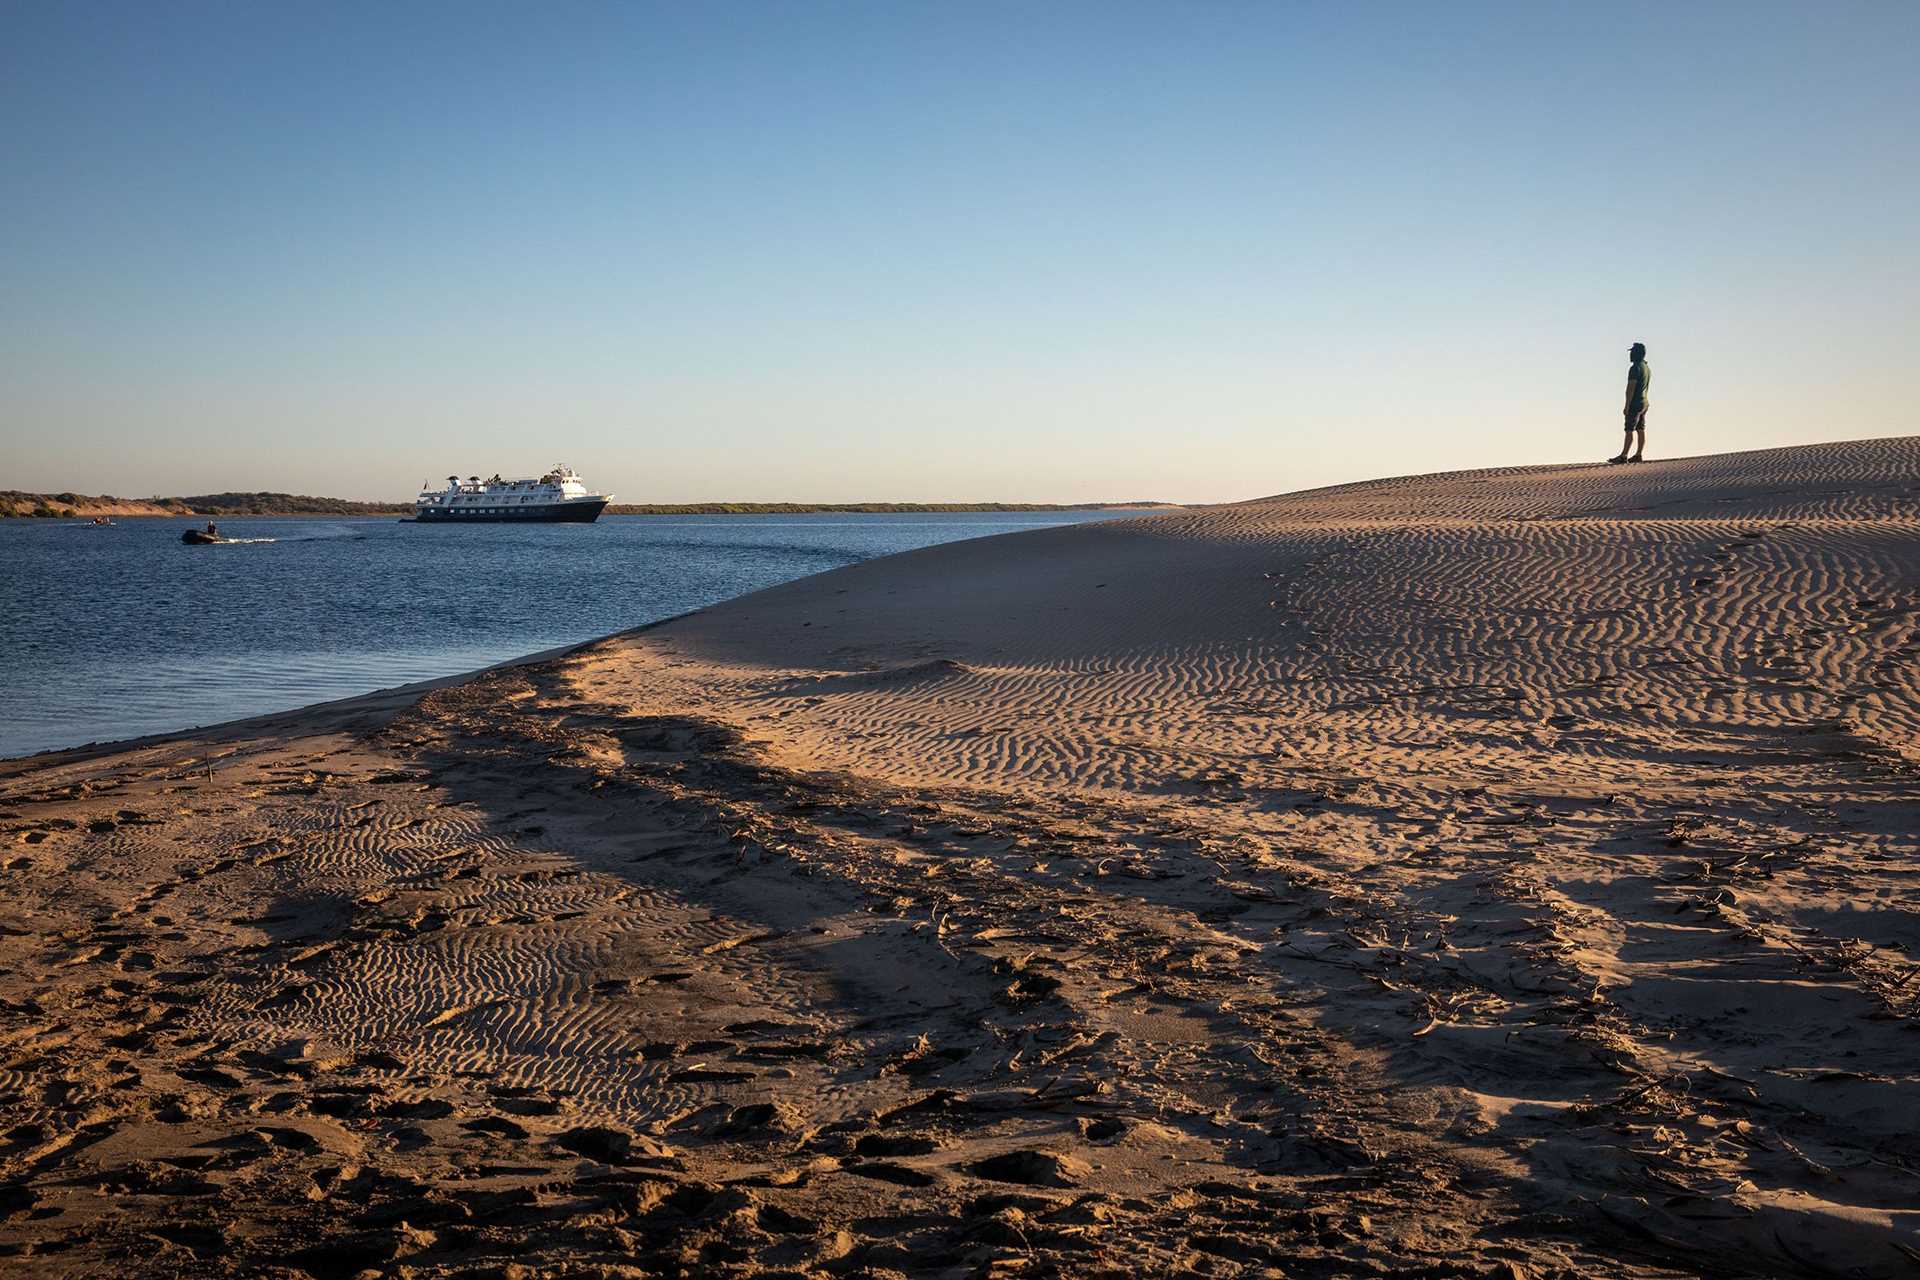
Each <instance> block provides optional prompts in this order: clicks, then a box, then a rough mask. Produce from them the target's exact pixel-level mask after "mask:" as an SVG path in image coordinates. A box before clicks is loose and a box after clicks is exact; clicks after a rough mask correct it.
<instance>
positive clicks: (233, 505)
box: [165, 493, 413, 516]
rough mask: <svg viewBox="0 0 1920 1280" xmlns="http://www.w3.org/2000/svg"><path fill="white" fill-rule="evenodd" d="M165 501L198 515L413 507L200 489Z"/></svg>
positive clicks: (371, 512) (388, 511)
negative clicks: (200, 492)
mask: <svg viewBox="0 0 1920 1280" xmlns="http://www.w3.org/2000/svg"><path fill="white" fill-rule="evenodd" d="M165 501H166V502H168V503H172V504H177V505H180V506H186V507H191V508H192V514H194V515H197V516H390V515H398V514H400V513H402V512H407V513H411V512H412V511H413V504H412V503H410V502H408V503H401V502H349V501H348V500H347V499H345V498H314V497H309V496H308V495H306V494H303V493H202V494H197V495H195V496H193V497H189V498H168V499H165Z"/></svg>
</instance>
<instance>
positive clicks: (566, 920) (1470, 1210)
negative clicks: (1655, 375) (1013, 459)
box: [0, 438, 1920, 1277]
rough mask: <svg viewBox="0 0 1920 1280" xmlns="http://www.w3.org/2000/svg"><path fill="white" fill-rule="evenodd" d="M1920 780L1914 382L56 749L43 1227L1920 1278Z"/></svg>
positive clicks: (30, 1046)
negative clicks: (1782, 425) (1685, 436)
mask: <svg viewBox="0 0 1920 1280" xmlns="http://www.w3.org/2000/svg"><path fill="white" fill-rule="evenodd" d="M1917 784H1920V438H1907V439H1899V440H1883V441H1870V442H1861V443H1855V444H1844V445H1822V446H1816V447H1810V448H1803V449H1790V450H1776V451H1768V452H1761V453H1749V454H1737V455H1725V456H1718V457H1709V458H1699V459H1687V460H1681V461H1675V462H1660V463H1650V464H1645V465H1642V466H1637V467H1605V466H1602V467H1577V468H1525V469H1515V470H1507V471H1493V472H1474V473H1462V474H1452V475H1441V476H1428V477H1414V478H1409V479H1401V480H1390V481H1382V482H1377V483H1372V484H1363V485H1351V486H1344V487H1341V488H1337V489H1328V490H1319V491H1314V492H1310V493H1305V494H1298V495H1291V496H1286V497H1280V498H1274V499H1267V500H1263V501H1259V502H1252V503H1244V504H1238V505H1234V506H1228V507H1219V508H1209V509H1201V510H1194V511H1186V512H1181V513H1177V514H1172V515H1166V516H1159V517H1152V518H1146V519H1139V520H1130V521H1124V522H1116V523H1111V524H1098V525H1082V526H1076V527H1069V528H1062V529H1057V530H1048V531H1044V532H1037V533H1026V534H1019V535H1013V536H1008V537H1000V538H989V539H981V540H978V541H973V542H966V543H957V544H950V545H947V546H941V547H936V548H931V549H928V550H925V551H919V552H913V553H909V554H906V555H901V556H895V557H891V558H888V559H885V560H880V561H873V562H869V563H867V564H864V565H859V566H855V567H853V568H849V569H845V570H840V571H837V572H834V573H830V574H824V575H821V576H819V577H815V578H810V579H807V580H804V581H802V582H798V583H793V584H789V585H787V586H783V587H778V588H775V589H773V590H770V591H766V592H761V593H759V594H757V595H753V596H748V597H744V598H742V599H740V600H737V601H734V602H731V603H729V604H726V605H723V606H719V607H716V608H713V609H710V610H706V611H704V612H702V613H698V614H694V615H691V616H689V617H687V618H683V619H680V620H677V621H675V622H672V623H668V624H665V625H662V626H659V627H655V628H650V629H647V630H644V631H641V632H637V633H632V634H629V635H626V636H623V637H616V638H614V639H611V640H608V641H603V642H600V643H598V644H595V645H591V646H587V647H585V648H583V649H580V650H577V651H574V652H572V653H570V654H568V655H566V656H563V657H560V658H556V659H550V660H547V661H544V662H538V663H533V664H529V665H524V666H520V667H516V668H512V669H509V670H504V671H499V672H494V673H490V674H488V675H485V676H481V677H477V678H475V679H472V680H469V681H467V682H464V683H459V684H455V685H451V686H448V687H442V688H439V689H436V690H433V691H430V692H426V693H424V694H423V695H405V696H399V695H396V696H391V697H387V698H384V699H380V698H376V699H369V700H361V701H359V702H356V703H351V704H338V705H335V706H332V707H328V708H320V709H315V710H313V711H309V712H303V713H295V714H291V715H287V716H282V717H274V718H271V719H269V720H266V721H257V722H248V723H246V724H242V725H235V726H228V727H226V728H224V729H221V730H216V731H210V732H207V733H202V734H198V735H194V736H190V737H184V738H177V739H170V740H166V741H161V742H154V743H146V744H139V745H135V746H132V747H129V748H127V749H125V750H119V751H109V752H91V753H86V754H73V755H69V756H66V757H46V758H42V759H40V760H38V761H33V762H26V763H23V764H10V765H5V766H0V815H3V816H4V827H5V830H6V832H7V836H6V838H7V840H8V841H9V842H10V843H9V845H8V849H9V852H8V854H7V855H6V864H5V865H6V879H5V881H4V883H5V885H6V893H7V904H8V908H9V910H8V912H7V916H6V918H5V921H4V925H0V968H4V969H5V970H6V976H5V977H4V978H0V996H4V1000H5V1003H4V1005H0V1125H3V1126H4V1133H3V1134H0V1139H3V1141H4V1146H0V1161H4V1164H3V1165H0V1214H4V1215H5V1217H4V1220H0V1245H3V1246H4V1250H5V1254H4V1256H0V1269H5V1268H18V1269H20V1271H21V1273H22V1274H33V1275H60V1274H73V1275H115V1274H156V1275H168V1274H177V1275H207V1274H236V1275H237V1274H258V1273H260V1272H261V1271H262V1270H263V1269H264V1268H268V1267H270V1266H279V1267H283V1268H285V1269H286V1270H285V1272H284V1274H287V1275H293V1276H300V1275H307V1276H314V1277H332V1276H351V1275H355V1274H357V1273H359V1272H360V1271H362V1270H364V1269H368V1268H371V1269H373V1270H374V1271H375V1272H377V1273H382V1274H395V1275H398V1274H411V1275H421V1276H439V1275H468V1274H472V1275H506V1274H509V1273H510V1269H511V1268H513V1267H519V1268H521V1269H522V1271H521V1272H520V1274H526V1275H549V1274H550V1275H556V1276H558V1275H568V1276H571V1275H596V1274H630V1275H662V1274H682V1275H728V1274H741V1275H747V1274H753V1275H772V1274H786V1275H820V1276H840V1275H886V1274H891V1273H900V1274H909V1275H951V1276H1025V1275H1032V1276H1042V1275H1054V1274H1063V1275H1075V1276H1078V1275H1088V1276H1094V1275H1112V1276H1122V1275H1125V1276H1129V1277H1136V1276H1141V1275H1155V1274H1181V1273H1191V1274H1204V1275H1243V1274H1244V1275H1311V1276H1344V1275H1367V1274H1388V1273H1394V1274H1399V1273H1403V1272H1417V1273H1420V1274H1427V1275H1461V1276H1479V1275H1485V1276H1504V1277H1522V1276H1524V1277H1533V1276H1554V1275H1561V1276H1592V1275H1606V1276H1638V1275H1649V1276H1651V1275H1672V1274H1687V1273H1696V1272H1699V1271H1702V1270H1710V1269H1718V1270H1721V1271H1725V1272H1728V1273H1734V1274H1783V1273H1785V1274H1811V1275H1834V1276H1896V1275H1908V1274H1913V1273H1914V1272H1915V1271H1916V1270H1920V1140H1917V1139H1916V1137H1915V1121H1914V1119H1913V1117H1914V1116H1915V1115H1916V1114H1920V1035H1917V1034H1916V1030H1917V1028H1920V963H1916V962H1920V785H1917ZM622 1268H626V1269H627V1270H624V1271H623V1270H622Z"/></svg>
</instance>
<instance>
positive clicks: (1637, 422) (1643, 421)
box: [1622, 409, 1647, 462]
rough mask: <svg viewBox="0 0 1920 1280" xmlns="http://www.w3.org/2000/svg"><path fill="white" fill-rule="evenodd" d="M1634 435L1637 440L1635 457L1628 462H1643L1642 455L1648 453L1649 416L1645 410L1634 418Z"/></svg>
mask: <svg viewBox="0 0 1920 1280" xmlns="http://www.w3.org/2000/svg"><path fill="white" fill-rule="evenodd" d="M1633 435H1634V438H1635V444H1634V447H1633V457H1632V458H1630V459H1628V461H1630V462H1640V461H1642V457H1641V455H1642V454H1644V453H1646V451H1647V414H1646V410H1644V409H1643V410H1641V411H1640V413H1639V415H1638V416H1636V417H1635V418H1634V422H1633ZM1624 450H1625V447H1624V446H1622V451H1623V452H1624Z"/></svg>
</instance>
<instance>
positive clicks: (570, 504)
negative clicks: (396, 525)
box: [413, 466, 613, 524]
mask: <svg viewBox="0 0 1920 1280" xmlns="http://www.w3.org/2000/svg"><path fill="white" fill-rule="evenodd" d="M612 501H613V495H612V494H610V493H588V492H587V486H586V485H584V484H582V483H581V482H580V477H579V476H577V475H575V474H574V473H573V470H572V469H571V468H569V467H565V466H556V467H554V468H553V470H551V471H549V472H547V474H545V475H543V476H541V477H540V478H539V479H538V480H503V479H501V478H500V476H499V474H498V473H496V474H495V475H494V477H493V478H492V479H491V480H482V479H481V478H480V477H479V476H468V477H467V478H466V479H465V480H462V479H461V478H460V477H459V476H448V477H447V487H446V488H444V489H432V488H429V487H428V486H427V484H426V483H425V482H422V483H421V485H420V496H419V497H418V498H416V499H415V500H414V504H413V518H414V519H415V520H418V521H420V522H421V523H423V524H440V523H442V522H458V523H462V524H464V523H469V522H471V523H475V524H478V523H481V522H484V521H493V520H545V521H566V522H569V523H573V524H591V523H592V522H593V521H595V520H598V519H599V518H600V513H601V512H602V511H605V510H606V509H607V504H608V503H609V502H612Z"/></svg>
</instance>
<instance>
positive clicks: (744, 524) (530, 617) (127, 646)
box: [0, 511, 1110, 756]
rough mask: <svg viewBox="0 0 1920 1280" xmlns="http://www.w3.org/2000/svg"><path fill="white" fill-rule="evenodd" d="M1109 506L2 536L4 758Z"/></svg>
mask: <svg viewBox="0 0 1920 1280" xmlns="http://www.w3.org/2000/svg"><path fill="white" fill-rule="evenodd" d="M1104 518H1110V513H1106V512H1098V513H1092V512H1080V511H1072V512H1066V511H1063V512H1021V513H1018V514H1001V513H997V512H982V513H965V514H938V515H810V516H725V517H707V518H701V517H689V518H673V517H661V516H609V517H606V518H605V519H602V520H601V521H599V522H598V523H597V524H591V525H485V526H469V527H465V528H443V527H436V526H431V525H414V524H401V523H399V522H398V521H396V520H394V519H392V518H390V517H388V518H379V519H367V520H270V519H229V520H222V521H221V522H220V527H221V532H222V533H225V534H228V535H230V536H235V537H244V538H250V539H261V541H252V542H246V543H240V544H235V545H227V546H212V547H188V546H183V545H181V542H180V534H181V531H182V530H183V529H185V528H187V527H188V526H189V522H187V521H179V520H127V521H125V522H123V523H121V524H119V525H117V526H115V527H113V528H93V527H91V526H87V525H82V524H71V523H63V522H62V523H56V522H52V521H44V520H8V521H5V522H0V756H18V755H26V754H28V753H30V752H34V751H44V750H47V749H49V748H54V747H69V746H77V745H79V744H81V743H85V742H93V741H104V740H111V739H117V738H129V737H135V736H138V735H141V734H147V733H159V732H162V731H165V730H169V729H184V728H189V727H192V726H194V725H202V724H213V723H217V722H219V721H222V720H231V719H234V718H237V717H240V716H248V715H257V714H259V713H261V712H265V711H277V710H282V709H285V708H289V707H297V706H303V705H305V704H307V703H310V702H321V701H326V700H328V699H332V698H344V697H348V696H351V695H353V694H357V693H365V692H367V691H369V690H372V689H381V688H387V687H390V686H393V685H397V684H406V683H409V682H411V681H415V680H426V679H430V678H433V677H435V676H445V675H452V674H455V673H458V672H461V671H467V670H471V669H472V668H474V667H479V666H484V665H486V664H488V663H491V662H499V661H502V660H503V659H506V658H512V657H517V656H519V655H521V654H525V653H532V652H535V651H538V650H540V649H547V648H551V647H553V646H555V645H561V644H570V643H573V642H576V641H580V640H586V639H590V638H592V637H594V636H599V635H605V634H606V633H607V632H610V631H618V630H621V629H622V628H626V627H633V626H638V625H640V624H641V623H645V622H652V621H656V620H658V619H660V618H667V617H672V616H673V615H674V614H677V613H685V612H686V611H687V610H689V609H697V608H700V607H701V606H703V605H708V604H712V603H714V602H715V601H719V600H725V599H727V598H729V597H732V596H737V595H741V594H743V593H745V592H748V591H755V590H758V589H759V588H761V587H767V586H772V585H773V584H775V583H778V582H785V581H788V580H789V579H792V578H799V577H804V576H806V575H807V574H811V573H819V572H821V571H823V570H826V569H833V568H838V567H839V566H841V565H846V564H852V563H854V562H855V561H859V560H866V559H870V558H872V557H874V556H882V555H890V554H892V553H893V552H896V551H908V550H911V549H913V548H915V547H925V546H931V545H932V544H934V543H936V542H951V541H953V540H955V539H957V538H975V537H980V536H982V535H985V534H991V533H1008V532H1012V531H1014V530H1017V529H1031V528H1039V527H1043V526H1047V525H1058V524H1073V523H1077V522H1079V521H1082V520H1087V519H1104Z"/></svg>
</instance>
